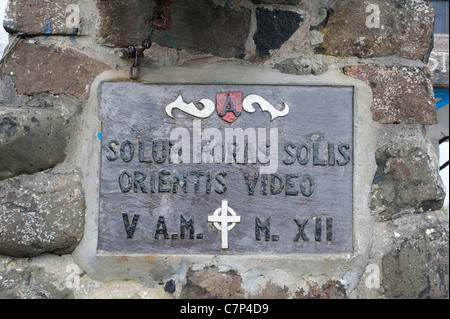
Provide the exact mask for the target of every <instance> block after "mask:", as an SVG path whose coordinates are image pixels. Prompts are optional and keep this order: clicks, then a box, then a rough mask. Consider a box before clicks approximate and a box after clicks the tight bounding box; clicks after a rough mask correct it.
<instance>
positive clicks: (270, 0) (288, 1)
mask: <svg viewBox="0 0 450 319" xmlns="http://www.w3.org/2000/svg"><path fill="white" fill-rule="evenodd" d="M302 1H303V0H252V2H253V3H254V4H285V5H291V6H296V5H298V4H300V3H301V2H302Z"/></svg>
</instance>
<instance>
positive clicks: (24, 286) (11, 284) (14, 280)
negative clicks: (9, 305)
mask: <svg viewBox="0 0 450 319" xmlns="http://www.w3.org/2000/svg"><path fill="white" fill-rule="evenodd" d="M55 281H56V279H55V277H54V276H53V275H52V274H50V273H48V272H46V271H45V269H44V268H42V267H37V266H30V267H26V268H19V269H18V270H16V269H10V270H8V271H2V269H0V299H73V298H74V295H73V291H72V290H70V289H68V288H63V289H58V287H56V285H55V284H54V282H55Z"/></svg>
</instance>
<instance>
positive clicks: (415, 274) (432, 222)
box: [381, 212, 449, 299]
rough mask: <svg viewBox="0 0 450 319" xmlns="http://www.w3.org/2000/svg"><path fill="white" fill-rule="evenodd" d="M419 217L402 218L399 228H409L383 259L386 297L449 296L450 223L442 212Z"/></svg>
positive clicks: (404, 229) (399, 229) (401, 230)
mask: <svg viewBox="0 0 450 319" xmlns="http://www.w3.org/2000/svg"><path fill="white" fill-rule="evenodd" d="M437 214H439V215H440V216H441V217H440V218H437V217H436V216H438V215H432V214H429V215H427V216H424V215H422V216H420V217H418V218H416V219H417V220H398V222H397V223H396V225H395V227H396V228H395V229H396V232H399V233H405V232H408V233H410V234H408V236H407V237H406V238H400V239H399V240H398V241H395V242H394V244H393V245H392V247H391V249H390V250H389V251H387V252H386V253H385V255H384V256H383V259H382V267H381V269H382V284H383V288H384V293H385V297H386V298H405V299H417V298H448V296H449V291H448V287H449V251H448V243H449V225H448V218H447V217H445V216H444V214H443V213H442V212H437Z"/></svg>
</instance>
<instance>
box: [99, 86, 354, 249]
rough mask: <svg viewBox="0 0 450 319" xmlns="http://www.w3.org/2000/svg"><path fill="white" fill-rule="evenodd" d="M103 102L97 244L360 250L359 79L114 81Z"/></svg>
mask: <svg viewBox="0 0 450 319" xmlns="http://www.w3.org/2000/svg"><path fill="white" fill-rule="evenodd" d="M99 112H100V118H101V122H102V132H100V133H101V135H100V134H99V137H100V138H101V144H102V147H101V172H100V209H99V210H100V213H99V237H98V250H99V251H103V252H111V253H121V254H133V253H140V254H231V255H238V254H304V253H307V254H316V253H349V252H352V199H353V196H352V192H353V190H352V180H353V88H352V87H318V86H297V85H278V86H277V85H185V84H183V85H174V84H162V85H155V84H141V83H115V82H105V83H103V84H102V86H101V93H100V111H99Z"/></svg>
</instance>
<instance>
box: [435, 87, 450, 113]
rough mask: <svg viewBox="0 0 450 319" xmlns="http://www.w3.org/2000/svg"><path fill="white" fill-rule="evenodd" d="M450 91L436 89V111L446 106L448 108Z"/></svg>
mask: <svg viewBox="0 0 450 319" xmlns="http://www.w3.org/2000/svg"><path fill="white" fill-rule="evenodd" d="M448 93H449V90H448V89H447V90H445V89H435V90H434V97H435V98H436V110H439V109H440V108H443V107H444V106H448V103H449V96H448Z"/></svg>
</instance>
